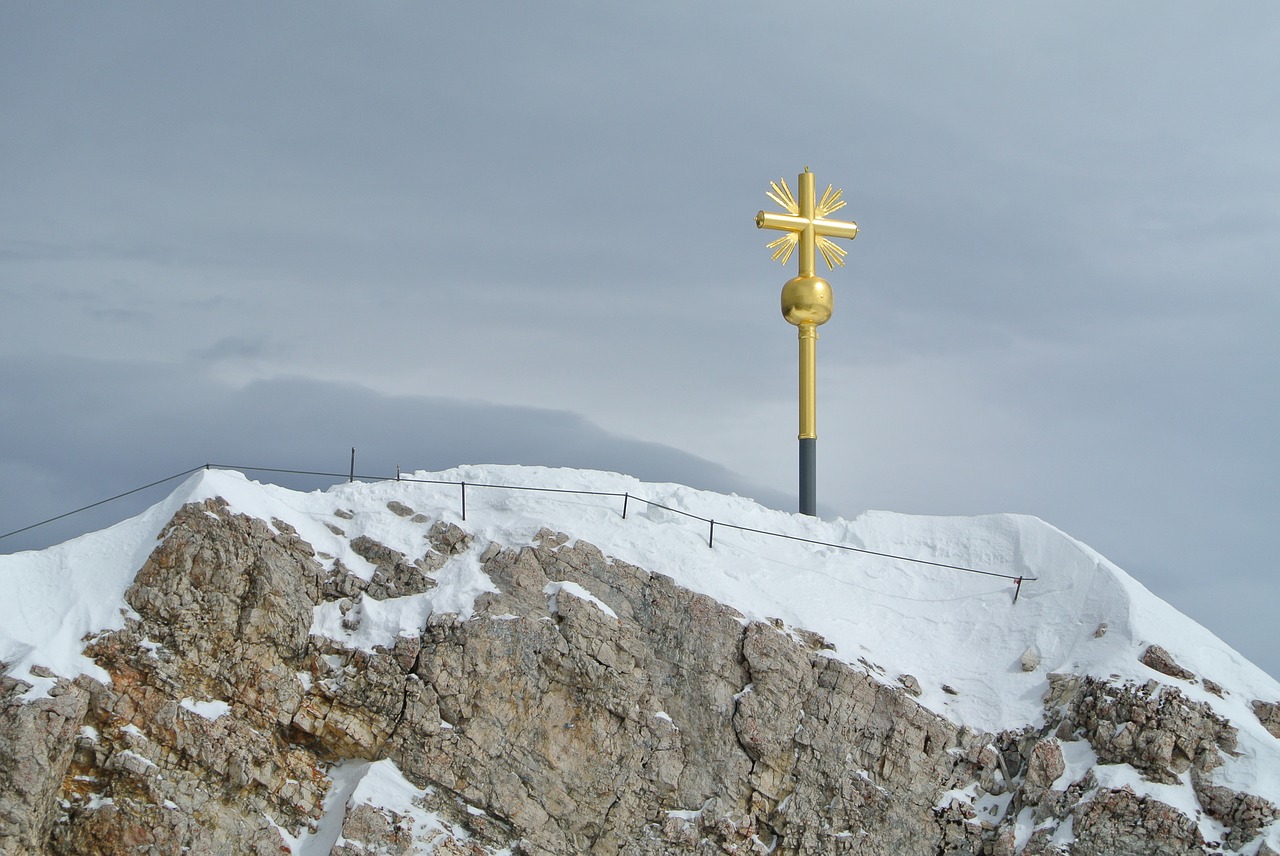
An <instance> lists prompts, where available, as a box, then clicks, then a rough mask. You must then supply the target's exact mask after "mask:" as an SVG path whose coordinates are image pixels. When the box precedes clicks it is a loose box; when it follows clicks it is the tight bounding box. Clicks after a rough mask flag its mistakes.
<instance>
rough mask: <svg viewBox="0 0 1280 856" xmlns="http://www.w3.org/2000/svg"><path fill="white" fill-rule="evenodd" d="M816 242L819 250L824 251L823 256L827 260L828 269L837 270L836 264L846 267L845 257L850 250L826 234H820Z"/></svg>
mask: <svg viewBox="0 0 1280 856" xmlns="http://www.w3.org/2000/svg"><path fill="white" fill-rule="evenodd" d="M816 243H817V245H818V251H819V252H820V253H822V258H823V259H825V260H826V262H827V269H828V270H835V269H836V267H835V266H836V265H839V266H840V267H844V257H845V256H847V255H848V251H846V250H845V249H844V248H843V247H841V246H840V245H839V244H837V243H835V242H834V241H832V240H831V239H830V238H827V237H826V236H825V235H819V236H818V240H817V241H816ZM833 262H834V264H833Z"/></svg>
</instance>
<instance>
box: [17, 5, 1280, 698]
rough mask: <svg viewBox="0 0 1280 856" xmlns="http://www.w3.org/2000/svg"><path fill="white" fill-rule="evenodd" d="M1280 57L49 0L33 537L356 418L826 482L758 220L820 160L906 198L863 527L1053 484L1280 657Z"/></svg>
mask: <svg viewBox="0 0 1280 856" xmlns="http://www.w3.org/2000/svg"><path fill="white" fill-rule="evenodd" d="M1277 45H1280V7H1277V6H1275V5H1273V4H1267V3H1260V2H1259V3H1249V2H1242V3H1233V4H1230V5H1212V6H1206V5H1203V4H1192V3H1180V2H1174V3H1167V2H1160V3H1156V2H1143V3H1123V4H1116V3H1112V2H1106V3H1092V2H1087V3H1072V4H1039V3H1037V4H1029V3H1021V2H1017V3H1013V2H1010V3H965V4H951V3H946V4H943V3H938V4H933V5H924V4H909V5H908V4H890V3H878V2H876V3H873V2H840V3H825V2H810V3H806V4H804V5H803V6H789V5H785V4H778V3H758V2H755V3H752V2H748V3H720V2H716V3H701V4H691V3H685V2H678V3H676V2H646V3H628V4H612V3H610V4H605V3H596V2H581V3H561V2H543V3H536V4H534V3H529V4H525V3H511V4H501V5H498V4H487V3H449V4H445V3H413V4H410V3H399V2H381V3H376V4H336V3H323V4H317V3H311V2H307V3H295V4H289V3H271V4H259V3H236V2H229V3H219V4H201V5H197V4H157V3H147V4H141V3H137V4H135V3H112V4H60V5H54V4H35V3H7V4H4V5H3V6H0V294H2V296H3V304H2V306H3V309H2V311H0V404H2V405H3V411H2V412H3V419H2V422H0V479H2V480H3V481H2V484H3V487H2V488H0V531H8V530H9V529H13V528H17V527H19V526H22V525H26V524H27V523H31V522H34V521H36V520H39V519H42V518H43V517H46V516H50V515H52V514H56V513H59V512H62V511H65V510H67V509H69V508H71V507H74V506H75V505H77V504H81V503H84V502H89V501H93V500H95V499H100V498H102V497H104V496H107V495H110V494H112V493H115V492H117V491H120V490H124V489H126V488H129V487H133V486H136V485H138V484H142V483H144V482H146V481H149V480H151V479H153V478H159V477H161V476H164V475H168V474H169V473H171V472H176V471H178V470H181V469H185V468H187V467H190V466H195V465H198V464H200V463H204V462H206V461H211V460H212V461H218V462H226V463H237V464H244V465H262V466H276V467H287V468H297V469H324V470H343V469H345V467H346V463H347V456H348V454H349V451H348V450H349V448H350V447H351V446H355V447H357V448H358V449H359V450H360V451H359V455H360V462H361V464H362V465H361V466H360V467H359V468H360V469H361V470H362V471H366V472H372V473H378V472H391V471H393V470H394V468H395V467H396V466H397V465H398V466H402V467H404V468H405V469H406V470H408V469H415V468H429V469H438V468H444V467H448V466H452V465H455V464H460V463H487V462H516V463H530V464H548V465H568V466H584V467H594V468H601V469H610V470H618V471H622V472H630V473H632V474H634V475H637V476H640V477H642V478H648V479H660V480H671V481H683V482H687V483H691V484H694V485H696V486H700V487H710V488H713V489H717V490H725V491H730V490H732V491H737V492H739V493H744V494H748V495H754V496H757V497H758V498H760V499H762V500H763V501H765V502H766V503H768V504H771V505H775V506H782V507H789V506H790V505H791V504H792V503H793V502H794V494H795V468H796V441H795V434H796V412H795V395H796V390H795V373H796V368H795V362H796V340H795V331H794V328H792V327H790V326H789V325H787V324H786V323H785V322H784V321H783V320H782V318H781V315H780V313H779V311H778V294H779V291H780V289H781V286H782V283H783V282H784V281H785V280H786V279H787V278H788V277H790V276H793V275H794V270H793V266H794V260H793V262H792V266H789V267H785V268H784V267H783V266H781V265H778V264H777V263H774V262H771V261H770V259H769V251H767V250H766V249H765V248H764V244H765V243H767V242H768V241H769V240H771V239H772V238H773V237H775V234H771V233H765V232H761V231H758V230H757V229H756V228H755V225H754V215H755V213H756V211H757V210H759V209H761V208H774V207H775V206H774V205H773V203H771V202H770V201H769V200H768V199H767V198H766V197H765V195H764V191H765V190H766V189H767V188H768V183H769V181H770V180H777V179H780V178H786V179H787V180H788V182H790V183H792V184H793V186H794V181H795V175H796V173H798V172H800V171H801V170H802V169H803V168H804V167H805V166H809V167H811V168H812V169H813V171H814V172H815V173H816V174H817V179H818V183H819V185H820V187H825V186H826V184H827V183H834V184H835V185H836V186H837V187H841V188H843V189H844V191H845V198H846V199H847V200H848V202H849V205H848V207H847V208H846V209H844V210H842V211H841V212H840V214H839V216H841V217H845V216H847V217H848V218H850V219H855V220H857V221H858V222H859V224H860V226H861V234H860V235H859V237H858V239H857V240H856V241H854V242H853V243H852V244H847V246H846V248H847V249H848V250H849V258H848V262H849V265H848V267H847V268H844V269H838V270H837V271H836V272H835V273H833V274H830V275H829V279H830V281H831V283H832V286H833V289H834V291H835V296H836V311H835V316H834V317H833V319H832V320H831V322H830V323H828V324H827V325H826V326H824V327H823V328H822V330H821V341H820V343H819V346H818V353H819V356H818V359H819V398H818V407H819V411H818V433H819V438H820V439H819V444H818V446H819V484H818V488H819V504H820V509H821V511H822V513H823V514H824V515H825V516H836V515H839V516H843V517H850V518H851V517H854V516H856V515H857V514H858V513H860V512H861V511H863V510H865V509H868V508H878V509H889V510H894V511H903V512H915V513H929V514H981V513H987V512H1000V511H1015V512H1024V513H1029V514H1035V515H1038V516H1040V517H1043V518H1044V519H1046V520H1048V521H1049V522H1050V523H1053V524H1054V525H1056V526H1058V527H1059V528H1061V529H1063V530H1065V531H1066V532H1068V533H1069V534H1071V535H1074V536H1076V537H1077V538H1080V539H1081V540H1083V541H1085V542H1086V543H1088V544H1090V545H1092V546H1093V547H1095V548H1097V549H1098V550H1100V551H1101V552H1102V553H1104V554H1105V555H1107V556H1108V557H1109V558H1111V559H1112V560H1114V561H1116V562H1117V563H1118V564H1120V565H1121V566H1122V567H1124V568H1126V569H1127V570H1128V571H1129V572H1130V573H1132V574H1133V575H1134V576H1136V577H1137V578H1138V579H1139V580H1141V581H1142V582H1143V583H1145V584H1146V585H1147V586H1148V587H1149V588H1151V589H1152V590H1153V591H1155V592H1156V593H1157V594H1159V595H1161V596H1162V597H1164V598H1165V599H1167V600H1169V601H1170V602H1172V603H1173V604H1174V605H1176V606H1178V607H1179V608H1180V609H1182V610H1183V611H1185V612H1187V613H1188V614H1190V615H1191V616H1193V617H1194V618H1196V619H1198V620H1199V621H1201V622H1202V623H1204V624H1206V625H1207V626H1209V627H1210V628H1211V629H1213V630H1214V631H1215V632H1217V633H1218V634H1219V635H1221V636H1222V637H1223V638H1225V639H1226V640H1227V641H1228V642H1230V643H1232V644H1233V645H1235V646H1236V647H1237V648H1239V649H1240V650H1241V651H1242V652H1244V653H1245V654H1246V655H1247V656H1249V657H1250V658H1251V659H1253V660H1254V661H1255V662H1257V663H1259V664H1260V665H1262V666H1263V667H1264V668H1266V669H1268V671H1270V672H1271V673H1272V674H1280V650H1277V648H1278V646H1277V644H1276V643H1277V639H1278V636H1277V633H1276V631H1275V616H1276V605H1277V604H1278V603H1280V577H1278V575H1277V573H1276V571H1277V567H1276V564H1277V563H1276V560H1275V558H1274V552H1273V550H1272V541H1273V540H1274V538H1275V536H1276V534H1277V530H1278V529H1280V526H1278V525H1277V522H1278V520H1280V501H1278V491H1277V483H1278V482H1280V478H1278V477H1280V465H1278V463H1277V454H1276V447H1277V442H1276V421H1277V415H1278V414H1280V391H1278V389H1277V383H1276V379H1275V376H1276V366H1277V363H1278V362H1280V336H1277V333H1276V331H1277V329H1280V289H1277V288H1276V279H1277V273H1276V272H1277V270H1280V205H1278V203H1277V200H1278V199H1280V50H1277ZM155 498H156V497H151V499H155ZM138 501H141V500H140V498H139V499H138ZM131 510H132V509H130V508H128V507H127V504H125V505H116V506H112V507H110V508H108V509H104V510H102V511H101V512H100V514H99V516H93V515H89V516H86V517H84V518H77V520H76V521H73V522H68V523H66V524H64V525H63V526H61V527H50V528H47V529H43V530H37V531H35V532H33V533H27V534H24V535H23V536H17V537H15V538H12V539H7V540H6V541H0V550H5V551H11V550H15V549H22V548H27V547H33V546H40V545H41V544H44V543H48V541H49V540H50V539H54V538H62V537H66V536H67V535H69V534H74V532H76V531H81V530H82V529H83V528H85V527H86V526H89V525H91V524H92V525H94V526H96V525H101V523H103V522H109V521H111V520H114V519H118V518H119V517H120V516H124V515H125V514H126V513H129V512H130V511H131ZM77 527H78V528H77Z"/></svg>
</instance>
